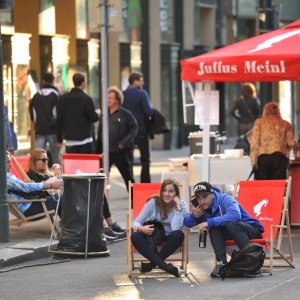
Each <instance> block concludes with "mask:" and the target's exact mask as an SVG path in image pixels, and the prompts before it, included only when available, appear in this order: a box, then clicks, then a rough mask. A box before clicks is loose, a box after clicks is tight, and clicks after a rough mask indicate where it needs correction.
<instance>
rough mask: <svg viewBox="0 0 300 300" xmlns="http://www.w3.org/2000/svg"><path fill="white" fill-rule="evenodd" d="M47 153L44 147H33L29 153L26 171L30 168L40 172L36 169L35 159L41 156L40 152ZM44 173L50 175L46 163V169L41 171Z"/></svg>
mask: <svg viewBox="0 0 300 300" xmlns="http://www.w3.org/2000/svg"><path fill="white" fill-rule="evenodd" d="M43 153H45V154H47V151H46V150H44V149H39V148H37V149H34V150H32V151H31V153H30V158H29V161H28V166H27V170H26V171H27V172H29V171H30V170H32V171H34V172H38V173H40V172H39V171H38V170H37V169H36V162H37V160H38V159H39V158H40V157H41V154H43ZM43 174H44V175H50V173H49V170H48V165H46V170H45V172H44V173H43Z"/></svg>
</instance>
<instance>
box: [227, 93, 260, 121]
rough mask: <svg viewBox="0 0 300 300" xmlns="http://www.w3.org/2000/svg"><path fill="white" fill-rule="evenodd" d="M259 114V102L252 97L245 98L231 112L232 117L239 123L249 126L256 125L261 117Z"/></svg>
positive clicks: (236, 103) (237, 102) (238, 101)
mask: <svg viewBox="0 0 300 300" xmlns="http://www.w3.org/2000/svg"><path fill="white" fill-rule="evenodd" d="M259 112H260V109H259V105H258V103H257V100H256V99H255V98H252V97H245V98H244V99H239V100H237V101H236V102H235V104H234V106H233V108H232V110H231V115H232V116H233V117H234V118H236V119H237V120H238V121H239V123H242V124H249V123H254V121H255V120H256V119H257V118H258V116H259Z"/></svg>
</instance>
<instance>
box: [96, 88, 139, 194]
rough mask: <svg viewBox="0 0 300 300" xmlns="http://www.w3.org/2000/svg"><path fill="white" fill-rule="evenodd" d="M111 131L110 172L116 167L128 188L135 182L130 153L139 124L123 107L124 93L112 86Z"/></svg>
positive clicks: (100, 134) (110, 98)
mask: <svg viewBox="0 0 300 300" xmlns="http://www.w3.org/2000/svg"><path fill="white" fill-rule="evenodd" d="M107 102H108V104H107V106H108V123H109V124H108V129H109V170H110V169H111V167H112V165H115V166H116V167H117V168H118V170H119V172H120V173H121V175H122V177H123V179H124V182H125V185H126V188H127V190H128V181H131V182H135V180H134V178H133V175H132V172H131V165H130V153H131V151H132V145H133V141H134V138H135V136H136V133H137V123H136V119H135V117H134V116H133V115H132V113H131V112H130V111H128V110H127V109H125V108H124V107H122V106H121V104H122V102H123V93H122V91H120V90H119V89H118V88H117V87H115V86H112V87H109V88H108V91H107ZM98 129H99V130H98V140H97V152H98V153H101V150H102V123H101V122H100V124H99V128H98Z"/></svg>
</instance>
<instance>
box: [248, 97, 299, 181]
mask: <svg viewBox="0 0 300 300" xmlns="http://www.w3.org/2000/svg"><path fill="white" fill-rule="evenodd" d="M295 144H296V141H295V138H294V133H293V128H292V126H291V124H290V123H289V122H287V121H285V120H283V119H282V118H281V114H280V109H279V106H278V103H276V102H274V101H272V102H269V103H267V104H265V106H264V109H263V115H262V118H259V119H257V120H256V121H255V124H254V127H253V130H252V135H251V140H250V159H251V164H252V166H253V167H254V169H255V173H254V178H255V179H257V180H266V179H285V178H286V176H287V167H288V164H289V157H290V151H291V149H292V148H293V146H294V145H295Z"/></svg>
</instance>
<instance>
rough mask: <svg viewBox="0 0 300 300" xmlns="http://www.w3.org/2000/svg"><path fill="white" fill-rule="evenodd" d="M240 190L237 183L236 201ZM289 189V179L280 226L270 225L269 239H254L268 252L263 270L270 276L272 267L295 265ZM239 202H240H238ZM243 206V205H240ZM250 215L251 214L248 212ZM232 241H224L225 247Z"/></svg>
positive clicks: (286, 185) (235, 190) (293, 266)
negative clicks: (286, 247) (283, 244)
mask: <svg viewBox="0 0 300 300" xmlns="http://www.w3.org/2000/svg"><path fill="white" fill-rule="evenodd" d="M239 188H240V181H238V182H237V183H236V185H235V189H234V197H235V198H236V199H237V200H238V195H239ZM290 189H291V177H289V178H288V179H287V180H285V192H284V197H283V201H282V211H281V218H280V224H271V230H270V238H263V239H256V240H253V241H254V242H258V243H260V244H262V245H264V246H265V248H266V249H267V250H269V255H267V256H266V259H265V264H264V268H268V269H269V273H270V275H272V272H273V268H274V267H287V266H288V267H292V268H295V264H294V262H293V246H292V237H291V228H290V220H289V211H288V201H289V195H290ZM240 202H241V201H240ZM241 204H242V205H243V203H241ZM248 213H250V214H251V212H248ZM275 229H278V232H277V234H276V236H275V235H274V230H275ZM284 230H286V233H287V246H288V254H285V253H283V251H282V248H281V247H282V242H283V234H284ZM232 242H233V241H226V245H227V246H228V245H232V244H233V243H232ZM278 260H282V261H283V262H284V263H285V264H283V263H274V261H278Z"/></svg>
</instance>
